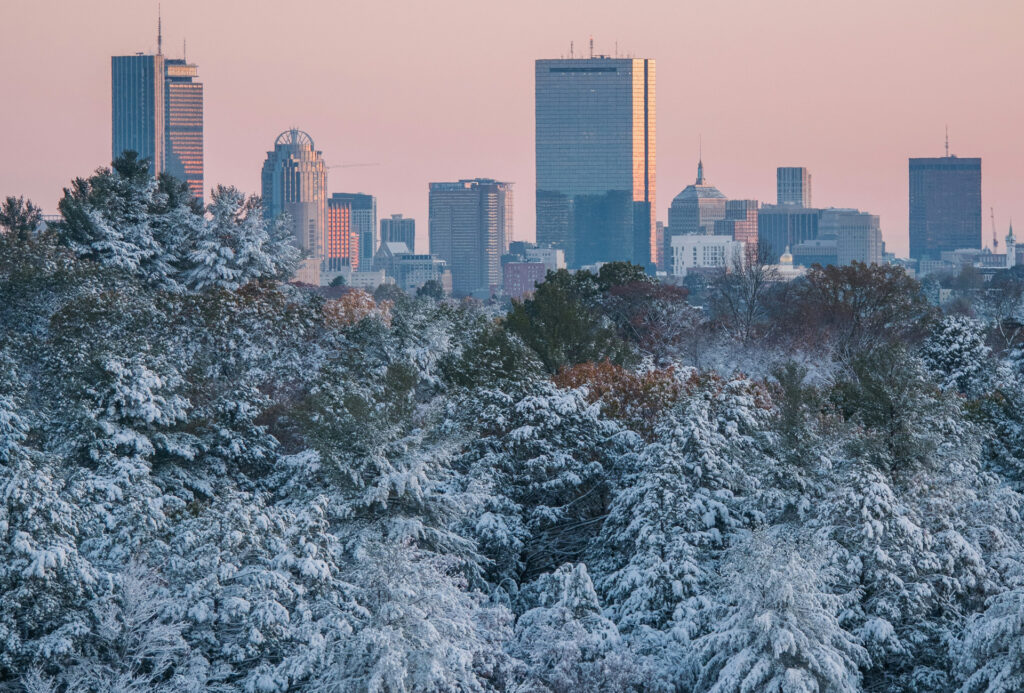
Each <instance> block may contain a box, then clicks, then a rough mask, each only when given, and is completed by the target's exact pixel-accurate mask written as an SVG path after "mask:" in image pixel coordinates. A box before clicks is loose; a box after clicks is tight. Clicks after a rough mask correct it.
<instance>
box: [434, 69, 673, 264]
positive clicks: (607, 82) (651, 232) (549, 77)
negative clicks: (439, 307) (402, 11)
mask: <svg viewBox="0 0 1024 693" xmlns="http://www.w3.org/2000/svg"><path fill="white" fill-rule="evenodd" d="M535 89H536V157H537V200H536V204H537V242H538V243H542V244H550V245H552V246H554V247H556V248H561V249H563V250H564V251H565V255H566V261H567V263H568V264H569V266H570V267H579V266H581V265H588V264H593V263H595V262H608V261H614V260H629V261H631V262H635V263H638V264H642V265H645V266H646V265H648V264H649V263H650V262H651V261H652V260H653V259H655V258H656V257H657V246H656V243H657V240H656V230H655V221H654V210H655V190H656V185H655V183H656V176H655V170H656V167H655V150H656V128H655V69H654V61H653V60H645V59H616V58H609V57H604V56H599V57H594V58H589V59H559V60H538V61H536V64H535ZM453 271H454V270H453Z"/></svg>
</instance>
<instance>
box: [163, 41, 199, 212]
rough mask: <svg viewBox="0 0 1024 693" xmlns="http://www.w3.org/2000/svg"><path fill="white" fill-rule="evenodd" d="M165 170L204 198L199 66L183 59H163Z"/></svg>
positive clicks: (194, 193)
mask: <svg viewBox="0 0 1024 693" xmlns="http://www.w3.org/2000/svg"><path fill="white" fill-rule="evenodd" d="M164 68H165V75H164V77H165V79H164V87H165V92H164V113H165V125H164V132H165V133H166V145H165V149H164V151H165V159H166V161H165V163H166V168H165V170H166V172H167V173H169V174H171V175H172V176H174V177H175V178H178V179H180V180H183V181H185V183H187V184H188V189H189V190H190V191H191V192H192V194H193V195H194V196H195V197H196V199H198V200H200V201H201V200H202V199H203V83H202V82H199V81H198V80H197V78H198V76H199V68H198V66H196V65H195V64H194V63H189V62H188V61H186V60H185V59H184V58H182V59H181V60H177V59H166V60H164Z"/></svg>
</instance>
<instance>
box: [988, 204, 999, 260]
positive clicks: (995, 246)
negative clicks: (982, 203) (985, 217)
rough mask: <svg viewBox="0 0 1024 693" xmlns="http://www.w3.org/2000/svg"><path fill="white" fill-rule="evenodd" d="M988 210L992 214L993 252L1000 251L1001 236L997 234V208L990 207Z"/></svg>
mask: <svg viewBox="0 0 1024 693" xmlns="http://www.w3.org/2000/svg"><path fill="white" fill-rule="evenodd" d="M988 211H989V212H990V213H991V214H992V250H993V252H998V251H999V236H998V235H997V234H996V209H995V207H989V208H988Z"/></svg>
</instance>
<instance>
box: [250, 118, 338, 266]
mask: <svg viewBox="0 0 1024 693" xmlns="http://www.w3.org/2000/svg"><path fill="white" fill-rule="evenodd" d="M262 183H263V186H262V187H263V209H264V213H265V214H266V215H267V217H268V218H270V219H277V218H278V217H280V216H281V215H282V214H287V215H288V223H289V224H290V225H291V229H292V233H293V234H294V240H295V244H296V246H298V248H299V249H301V250H302V251H303V254H304V256H305V259H304V260H303V263H302V268H301V269H300V279H301V280H302V281H306V282H308V283H310V284H318V283H319V271H320V262H321V260H322V259H323V253H324V235H325V230H326V223H327V166H326V165H325V164H324V158H323V152H319V151H317V150H316V148H315V146H314V144H313V138H312V137H310V136H309V134H308V133H305V132H303V131H301V130H297V129H291V130H285V131H284V132H282V133H281V134H280V135H278V136H277V139H276V140H275V141H274V149H273V150H272V151H269V152H267V158H266V161H264V162H263V174H262Z"/></svg>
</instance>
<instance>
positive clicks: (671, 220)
mask: <svg viewBox="0 0 1024 693" xmlns="http://www.w3.org/2000/svg"><path fill="white" fill-rule="evenodd" d="M726 201H727V200H726V197H725V195H723V194H722V193H721V192H720V191H719V190H718V188H716V187H715V186H713V185H711V184H710V183H708V181H707V179H706V178H705V177H704V162H703V161H699V162H698V163H697V180H696V182H695V183H694V184H693V185H687V186H686V187H685V188H684V189H683V191H682V192H681V193H679V194H678V195H676V196H675V198H673V200H672V205H671V206H670V207H669V208H668V228H669V233H670V234H672V235H673V236H678V235H686V236H700V235H711V234H713V233H714V232H715V222H716V221H718V220H719V219H725V203H726Z"/></svg>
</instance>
